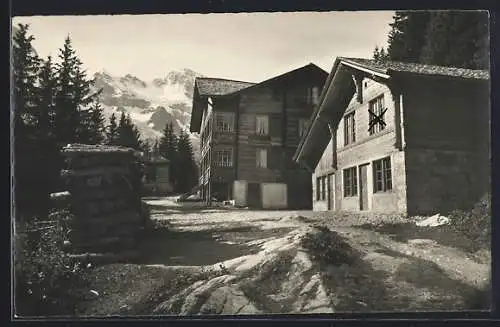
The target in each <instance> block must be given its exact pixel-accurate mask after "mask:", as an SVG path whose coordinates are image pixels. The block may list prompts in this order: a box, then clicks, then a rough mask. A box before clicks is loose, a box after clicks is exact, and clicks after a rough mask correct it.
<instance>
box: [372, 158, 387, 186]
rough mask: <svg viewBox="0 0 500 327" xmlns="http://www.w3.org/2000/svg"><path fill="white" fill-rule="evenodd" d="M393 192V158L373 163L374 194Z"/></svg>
mask: <svg viewBox="0 0 500 327" xmlns="http://www.w3.org/2000/svg"><path fill="white" fill-rule="evenodd" d="M390 190H392V173H391V158H389V157H387V158H384V159H380V160H377V161H374V162H373V192H374V193H376V192H387V191H390Z"/></svg>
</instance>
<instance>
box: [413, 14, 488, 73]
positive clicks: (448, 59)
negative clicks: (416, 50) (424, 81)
mask: <svg viewBox="0 0 500 327" xmlns="http://www.w3.org/2000/svg"><path fill="white" fill-rule="evenodd" d="M488 53H489V42H488V15H487V13H486V12H480V11H439V12H433V13H431V16H430V21H429V24H428V26H427V29H426V33H425V45H424V47H423V49H422V55H421V57H420V61H421V62H422V63H426V64H433V65H442V66H453V67H461V68H471V69H485V68H488V66H489V65H488V64H489V63H488V61H489V58H488ZM479 57H481V58H482V59H480V60H479V61H478V58H479Z"/></svg>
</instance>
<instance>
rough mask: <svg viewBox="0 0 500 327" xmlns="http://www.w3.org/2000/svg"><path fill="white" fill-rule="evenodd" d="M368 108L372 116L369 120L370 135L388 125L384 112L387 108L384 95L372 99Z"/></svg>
mask: <svg viewBox="0 0 500 327" xmlns="http://www.w3.org/2000/svg"><path fill="white" fill-rule="evenodd" d="M368 110H369V112H368V115H369V116H370V118H369V120H368V132H369V133H370V135H373V134H376V133H378V132H380V131H383V130H384V129H385V126H386V123H385V119H384V114H385V111H386V110H387V109H384V95H382V96H379V97H378V98H376V99H374V100H372V101H370V105H369V107H368Z"/></svg>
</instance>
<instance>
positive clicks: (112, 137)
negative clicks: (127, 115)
mask: <svg viewBox="0 0 500 327" xmlns="http://www.w3.org/2000/svg"><path fill="white" fill-rule="evenodd" d="M117 142H118V125H117V123H116V115H115V113H112V114H111V117H109V124H108V126H106V144H108V145H117Z"/></svg>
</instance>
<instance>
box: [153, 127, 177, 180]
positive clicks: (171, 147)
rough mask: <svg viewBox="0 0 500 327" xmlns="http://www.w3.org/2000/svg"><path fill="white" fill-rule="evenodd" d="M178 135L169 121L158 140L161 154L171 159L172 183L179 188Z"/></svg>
mask: <svg viewBox="0 0 500 327" xmlns="http://www.w3.org/2000/svg"><path fill="white" fill-rule="evenodd" d="M177 143H178V139H177V136H176V135H175V134H174V128H173V126H172V123H167V124H166V125H165V128H164V129H163V135H162V137H161V138H160V141H159V142H158V152H159V153H160V155H161V156H162V157H164V158H166V159H168V160H170V175H169V176H170V183H172V185H173V186H174V188H177V182H178V179H177V164H176V161H177Z"/></svg>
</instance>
